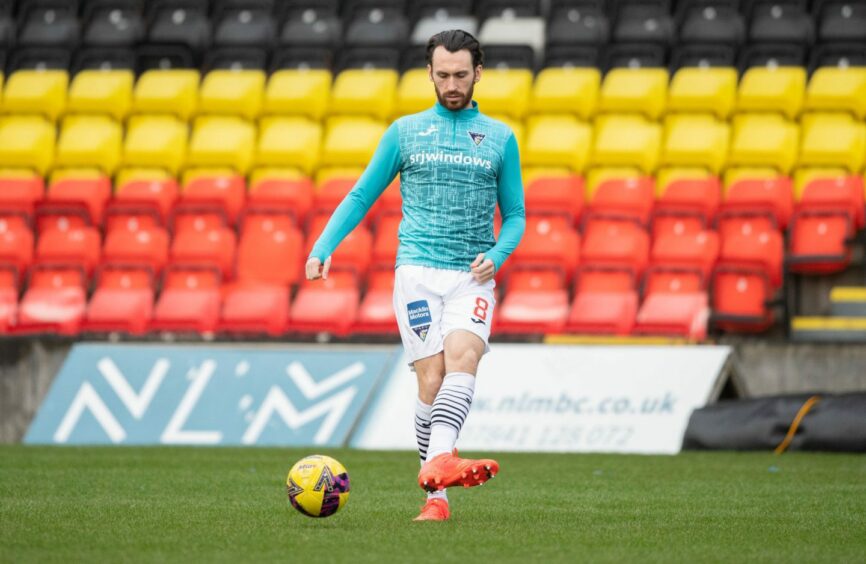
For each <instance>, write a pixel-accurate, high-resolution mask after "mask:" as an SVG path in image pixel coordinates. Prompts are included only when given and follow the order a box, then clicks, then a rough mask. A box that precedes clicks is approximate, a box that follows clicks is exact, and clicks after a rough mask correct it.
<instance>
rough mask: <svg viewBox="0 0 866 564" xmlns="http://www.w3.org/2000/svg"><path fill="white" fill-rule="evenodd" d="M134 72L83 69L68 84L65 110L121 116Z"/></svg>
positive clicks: (128, 104)
mask: <svg viewBox="0 0 866 564" xmlns="http://www.w3.org/2000/svg"><path fill="white" fill-rule="evenodd" d="M133 81H134V75H133V73H132V71H129V70H108V71H106V70H83V71H80V72H79V73H78V74H76V75H75V78H73V79H72V84H70V85H69V100H68V102H67V107H66V111H67V113H70V114H91V115H92V114H97V115H103V114H104V115H107V116H109V117H111V118H114V119H116V120H123V119H124V118H126V115H127V114H128V113H129V109H130V107H131V106H132V85H133Z"/></svg>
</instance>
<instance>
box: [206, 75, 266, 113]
mask: <svg viewBox="0 0 866 564" xmlns="http://www.w3.org/2000/svg"><path fill="white" fill-rule="evenodd" d="M264 91H265V73H264V72H262V71H258V70H212V71H210V72H209V73H207V74H206V75H205V77H204V79H203V80H202V82H201V88H200V89H199V106H198V112H199V113H200V114H205V115H222V116H237V117H241V118H244V119H248V120H252V119H256V118H257V117H258V116H259V113H260V112H261V110H262V99H263V97H264Z"/></svg>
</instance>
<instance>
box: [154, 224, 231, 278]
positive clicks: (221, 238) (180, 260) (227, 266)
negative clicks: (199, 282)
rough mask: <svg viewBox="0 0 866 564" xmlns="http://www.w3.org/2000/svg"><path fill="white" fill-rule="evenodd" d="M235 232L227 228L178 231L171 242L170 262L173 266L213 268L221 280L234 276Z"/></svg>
mask: <svg viewBox="0 0 866 564" xmlns="http://www.w3.org/2000/svg"><path fill="white" fill-rule="evenodd" d="M236 247H237V238H236V237H235V232H234V231H232V230H231V229H229V228H228V227H221V228H217V229H208V230H205V231H198V230H193V229H187V230H184V231H178V232H177V233H176V234H175V236H174V239H172V242H171V252H170V260H171V263H172V264H174V265H185V266H214V267H216V268H217V269H219V271H220V272H221V273H222V277H223V280H230V279H231V278H232V277H233V276H234V266H235V248H236Z"/></svg>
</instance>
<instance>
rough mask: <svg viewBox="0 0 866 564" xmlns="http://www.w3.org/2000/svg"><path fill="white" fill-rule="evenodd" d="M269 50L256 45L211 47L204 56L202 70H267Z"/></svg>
mask: <svg viewBox="0 0 866 564" xmlns="http://www.w3.org/2000/svg"><path fill="white" fill-rule="evenodd" d="M267 68H268V52H267V51H266V50H265V49H259V48H256V47H223V48H220V49H209V50H208V51H207V53H205V56H204V64H203V65H202V70H204V71H205V72H207V71H211V70H214V69H230V70H267Z"/></svg>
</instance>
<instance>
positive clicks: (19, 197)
mask: <svg viewBox="0 0 866 564" xmlns="http://www.w3.org/2000/svg"><path fill="white" fill-rule="evenodd" d="M44 197H45V182H44V181H43V180H42V178H41V177H37V176H34V177H32V178H27V177H8V178H4V177H0V216H5V215H19V216H21V217H23V218H25V219H31V218H32V217H33V215H34V213H35V211H36V204H37V202H39V201H40V200H42V198H44Z"/></svg>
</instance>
